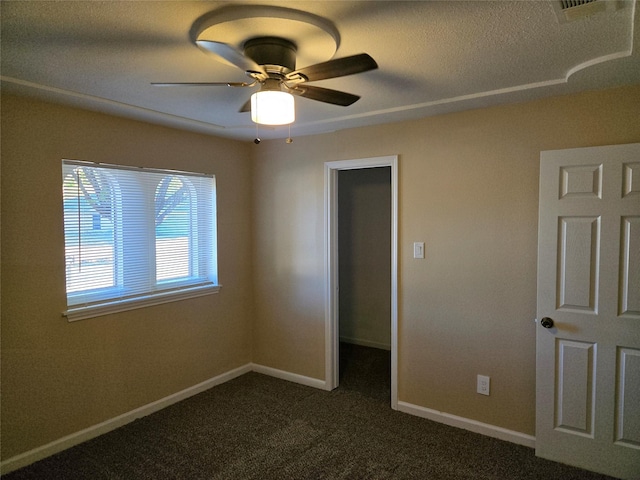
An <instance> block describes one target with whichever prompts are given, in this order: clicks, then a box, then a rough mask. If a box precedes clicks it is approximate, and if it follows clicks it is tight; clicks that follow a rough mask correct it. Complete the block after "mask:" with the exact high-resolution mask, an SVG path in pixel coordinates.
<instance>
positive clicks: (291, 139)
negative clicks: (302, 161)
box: [285, 124, 293, 143]
mask: <svg viewBox="0 0 640 480" xmlns="http://www.w3.org/2000/svg"><path fill="white" fill-rule="evenodd" d="M285 142H287V143H293V138H291V124H289V137H288V138H287V139H286V140H285Z"/></svg>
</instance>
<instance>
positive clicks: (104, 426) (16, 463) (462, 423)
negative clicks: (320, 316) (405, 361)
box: [0, 363, 536, 475]
mask: <svg viewBox="0 0 640 480" xmlns="http://www.w3.org/2000/svg"><path fill="white" fill-rule="evenodd" d="M251 371H254V372H257V373H262V374H264V375H269V376H271V377H275V378H280V379H282V380H287V381H290V382H294V383H299V384H301V385H306V386H309V387H313V388H318V389H321V390H330V389H329V387H328V384H327V382H326V381H324V380H320V379H317V378H311V377H306V376H304V375H298V374H296V373H291V372H286V371H284V370H278V369H276V368H271V367H266V366H264V365H258V364H255V363H250V364H246V365H243V366H241V367H238V368H236V369H234V370H231V371H229V372H226V373H223V374H221V375H218V376H216V377H213V378H210V379H209V380H205V381H204V382H201V383H199V384H197V385H194V386H192V387H189V388H186V389H184V390H182V391H180V392H176V393H174V394H172V395H169V396H167V397H164V398H161V399H160V400H156V401H155V402H151V403H149V404H147V405H143V406H142V407H139V408H136V409H135V410H131V411H130V412H127V413H124V414H122V415H118V416H117V417H114V418H112V419H109V420H106V421H104V422H102V423H99V424H97V425H93V426H91V427H88V428H85V429H84V430H80V431H79V432H75V433H72V434H70V435H67V436H65V437H62V438H59V439H58V440H54V441H53V442H51V443H48V444H46V445H43V446H41V447H37V448H34V449H33V450H29V451H28V452H24V453H21V454H19V455H16V456H15V457H11V458H8V459H7V460H5V461H3V462H1V463H0V475H2V474H6V473H9V472H12V471H13V470H17V469H18V468H21V467H25V466H27V465H30V464H31V463H34V462H37V461H38V460H42V459H43V458H46V457H49V456H51V455H54V454H56V453H58V452H61V451H63V450H66V449H67V448H71V447H73V446H75V445H79V444H80V443H82V442H86V441H87V440H91V439H92V438H95V437H97V436H99V435H102V434H104V433H107V432H110V431H112V430H115V429H116V428H119V427H122V426H123V425H126V424H127V423H130V422H132V421H134V420H136V419H138V418H142V417H145V416H147V415H150V414H152V413H154V412H157V411H158V410H162V409H163V408H165V407H168V406H169V405H173V404H174V403H177V402H180V401H182V400H185V399H187V398H189V397H191V396H193V395H196V394H198V393H201V392H204V391H205V390H208V389H210V388H212V387H215V386H216V385H220V384H222V383H225V382H228V381H229V380H233V379H234V378H236V377H239V376H241V375H244V374H245V373H248V372H251ZM398 411H400V412H404V413H408V414H410V415H415V416H418V417H422V418H426V419H428V420H433V421H435V422H439V423H444V424H446V425H450V426H453V427H458V428H463V429H465V430H470V431H472V432H475V433H480V434H482V435H487V436H489V437H493V438H498V439H500V440H506V441H508V442H512V443H516V444H518V445H524V446H526V447H531V448H535V442H536V439H535V437H534V436H532V435H526V434H524V433H520V432H515V431H513V430H507V429H506V428H502V427H497V426H495V425H489V424H487V423H482V422H478V421H476V420H471V419H468V418H464V417H458V416H456V415H451V414H448V413H444V412H439V411H437V410H432V409H429V408H424V407H420V406H418V405H413V404H411V403H407V402H402V401H399V402H398Z"/></svg>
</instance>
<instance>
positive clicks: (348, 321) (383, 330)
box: [338, 167, 391, 403]
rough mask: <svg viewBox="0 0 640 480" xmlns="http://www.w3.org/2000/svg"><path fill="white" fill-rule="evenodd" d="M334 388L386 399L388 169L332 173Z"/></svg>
mask: <svg viewBox="0 0 640 480" xmlns="http://www.w3.org/2000/svg"><path fill="white" fill-rule="evenodd" d="M338 283H339V285H340V290H339V295H338V335H339V340H340V345H339V384H340V388H342V389H346V390H355V391H358V392H359V393H361V394H364V395H365V396H367V397H370V398H375V399H378V400H381V401H384V402H387V403H388V402H389V401H390V398H391V364H390V362H391V354H390V352H391V167H372V168H358V169H351V170H340V171H339V172H338Z"/></svg>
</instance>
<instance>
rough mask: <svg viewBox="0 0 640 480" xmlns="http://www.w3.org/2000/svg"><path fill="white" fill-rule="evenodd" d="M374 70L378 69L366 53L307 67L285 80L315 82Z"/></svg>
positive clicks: (292, 73)
mask: <svg viewBox="0 0 640 480" xmlns="http://www.w3.org/2000/svg"><path fill="white" fill-rule="evenodd" d="M376 68H378V64H377V63H376V61H375V60H374V59H373V58H371V57H370V56H369V55H367V54H366V53H360V54H358V55H351V56H350V57H344V58H336V59H335V60H329V61H328V62H322V63H316V64H315V65H309V66H308V67H304V68H301V69H300V70H295V71H293V72H291V73H289V74H287V75H286V78H287V80H299V79H301V78H302V79H304V80H305V81H307V82H315V81H316V80H324V79H327V78H336V77H344V76H345V75H353V74H354V73H362V72H367V71H369V70H375V69H376Z"/></svg>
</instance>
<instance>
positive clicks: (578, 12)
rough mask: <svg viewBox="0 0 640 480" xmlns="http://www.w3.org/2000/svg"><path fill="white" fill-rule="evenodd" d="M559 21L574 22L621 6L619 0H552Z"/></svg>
mask: <svg viewBox="0 0 640 480" xmlns="http://www.w3.org/2000/svg"><path fill="white" fill-rule="evenodd" d="M551 3H552V4H553V9H554V10H555V12H556V16H557V17H558V22H559V23H567V22H573V21H574V20H579V19H581V18H585V17H590V16H591V15H595V14H596V13H600V12H604V11H607V10H616V9H617V8H619V7H620V2H619V1H618V0H552V1H551Z"/></svg>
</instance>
